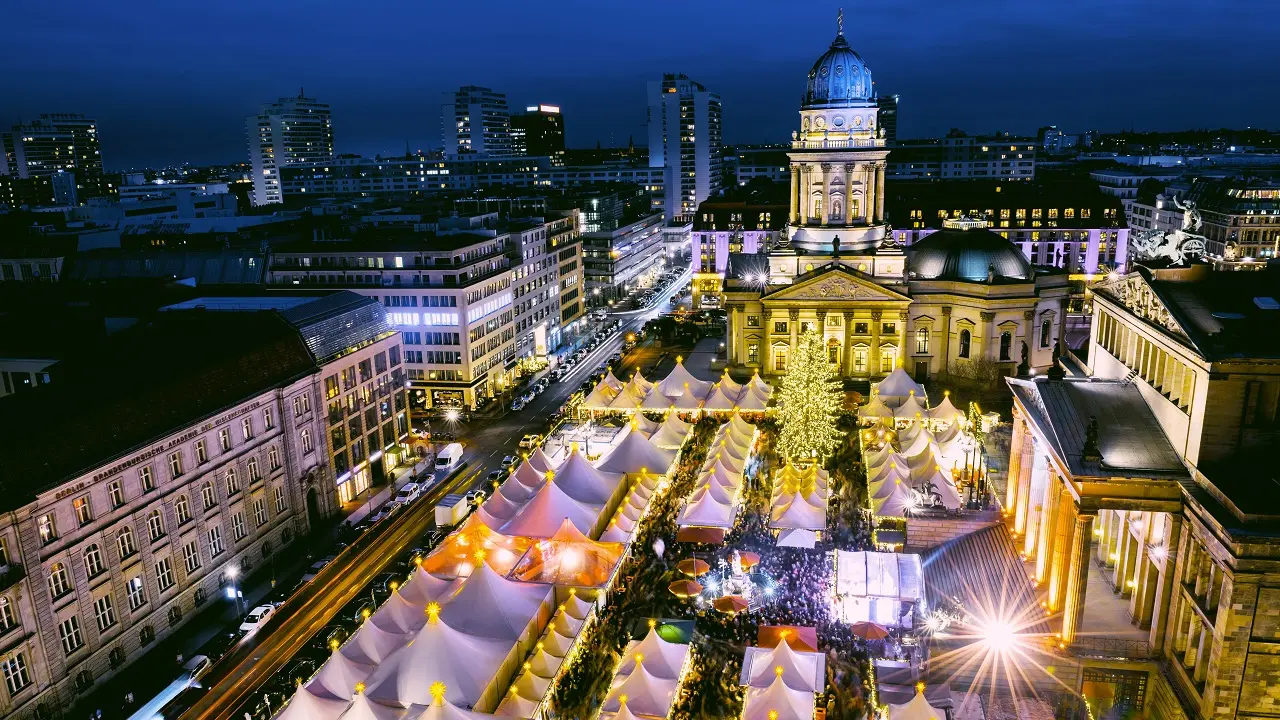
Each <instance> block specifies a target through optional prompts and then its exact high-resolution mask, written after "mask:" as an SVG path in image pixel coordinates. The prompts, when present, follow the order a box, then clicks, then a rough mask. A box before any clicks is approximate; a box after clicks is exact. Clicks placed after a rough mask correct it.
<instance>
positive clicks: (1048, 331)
mask: <svg viewBox="0 0 1280 720" xmlns="http://www.w3.org/2000/svg"><path fill="white" fill-rule="evenodd" d="M1052 334H1053V321H1052V320H1045V321H1043V322H1041V323H1040V347H1042V348H1047V347H1049V336H1050V335H1052Z"/></svg>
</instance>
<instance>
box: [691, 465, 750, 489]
mask: <svg viewBox="0 0 1280 720" xmlns="http://www.w3.org/2000/svg"><path fill="white" fill-rule="evenodd" d="M706 483H711V484H713V485H719V486H720V487H722V488H724V489H725V490H726V491H728V490H730V489H733V490H737V489H738V486H739V485H741V484H742V474H741V473H735V472H732V471H730V470H729V468H727V467H725V466H724V463H719V462H717V463H716V464H714V465H712V466H711V467H710V468H707V469H705V470H703V471H702V472H700V473H698V484H699V485H703V484H706Z"/></svg>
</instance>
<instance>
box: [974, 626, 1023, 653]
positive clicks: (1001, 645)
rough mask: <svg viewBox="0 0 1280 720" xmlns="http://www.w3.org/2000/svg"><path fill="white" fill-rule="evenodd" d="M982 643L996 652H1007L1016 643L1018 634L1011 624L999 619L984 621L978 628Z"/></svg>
mask: <svg viewBox="0 0 1280 720" xmlns="http://www.w3.org/2000/svg"><path fill="white" fill-rule="evenodd" d="M978 630H979V636H980V637H981V638H982V644H984V645H986V646H987V647H988V648H990V649H992V650H995V651H996V652H1007V651H1009V650H1012V649H1013V647H1014V646H1015V645H1017V644H1018V642H1019V640H1018V634H1017V632H1016V631H1015V630H1014V628H1013V625H1010V624H1009V623H1007V622H1004V621H1001V620H995V621H992V622H988V623H985V624H983V625H981V626H979V628H978Z"/></svg>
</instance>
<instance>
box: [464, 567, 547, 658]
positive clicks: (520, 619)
mask: <svg viewBox="0 0 1280 720" xmlns="http://www.w3.org/2000/svg"><path fill="white" fill-rule="evenodd" d="M553 598H554V590H553V588H551V587H549V586H547V585H537V584H531V583H522V582H517V581H515V580H508V579H506V578H504V577H502V576H500V575H498V573H496V572H494V571H493V569H492V568H490V567H489V566H488V565H485V564H483V563H482V564H481V565H480V566H479V567H477V568H476V570H475V572H473V573H471V577H469V578H467V580H466V582H464V583H463V584H462V589H460V590H459V591H458V592H457V593H455V594H454V595H453V597H451V598H449V601H448V602H447V603H446V604H445V605H444V608H443V609H442V610H441V611H440V619H441V620H444V621H445V623H447V624H448V625H450V626H452V627H457V628H466V631H467V633H468V634H470V635H474V636H477V637H485V638H495V639H499V640H504V641H507V642H508V643H516V642H518V641H520V640H523V639H525V638H527V637H529V636H531V635H532V634H533V632H534V630H535V629H536V628H537V627H539V626H541V625H543V624H545V623H546V621H547V620H548V619H549V616H550V612H549V611H547V612H545V613H544V610H548V609H549V608H550V607H551V602H552V600H553ZM544 615H546V617H544Z"/></svg>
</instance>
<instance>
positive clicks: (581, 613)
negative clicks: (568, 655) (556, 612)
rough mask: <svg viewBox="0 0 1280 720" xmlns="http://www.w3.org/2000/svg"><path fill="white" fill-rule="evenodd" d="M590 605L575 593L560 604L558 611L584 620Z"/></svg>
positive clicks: (589, 610)
mask: <svg viewBox="0 0 1280 720" xmlns="http://www.w3.org/2000/svg"><path fill="white" fill-rule="evenodd" d="M591 607H592V603H590V602H588V601H586V600H583V599H582V596H581V595H578V594H576V593H575V594H574V595H573V596H571V597H570V598H569V599H568V600H565V601H564V602H563V603H561V604H560V608H561V610H560V611H561V612H563V613H565V614H566V615H568V616H569V617H571V618H573V619H575V620H586V619H587V615H588V614H589V613H590V612H591ZM561 657H563V656H561Z"/></svg>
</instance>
